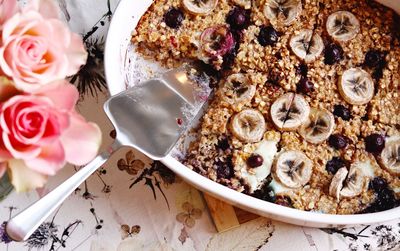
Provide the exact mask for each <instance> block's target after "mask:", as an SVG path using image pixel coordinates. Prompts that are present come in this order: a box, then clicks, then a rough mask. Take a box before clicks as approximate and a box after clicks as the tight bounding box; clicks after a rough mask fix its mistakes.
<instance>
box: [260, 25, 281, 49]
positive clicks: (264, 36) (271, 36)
mask: <svg viewBox="0 0 400 251" xmlns="http://www.w3.org/2000/svg"><path fill="white" fill-rule="evenodd" d="M278 39H279V34H278V32H277V31H276V30H275V29H274V27H272V26H262V27H261V28H260V33H259V34H258V42H259V43H260V45H262V46H267V45H274V44H276V42H278Z"/></svg>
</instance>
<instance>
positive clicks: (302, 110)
mask: <svg viewBox="0 0 400 251" xmlns="http://www.w3.org/2000/svg"><path fill="white" fill-rule="evenodd" d="M309 114H310V106H309V105H308V103H307V101H306V100H305V98H304V97H303V96H302V95H299V94H295V93H291V92H289V93H286V94H284V95H282V96H281V97H279V98H278V99H277V100H275V102H274V103H273V104H272V106H271V118H272V122H274V124H275V126H276V127H277V128H279V129H281V130H284V131H293V130H295V129H297V128H298V127H299V126H301V125H302V124H303V123H304V122H306V121H307V119H308V115H309Z"/></svg>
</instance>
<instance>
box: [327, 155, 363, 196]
mask: <svg viewBox="0 0 400 251" xmlns="http://www.w3.org/2000/svg"><path fill="white" fill-rule="evenodd" d="M359 164H360V163H359V162H356V163H354V164H352V165H351V167H350V171H347V169H346V167H342V168H340V169H339V170H338V171H337V172H336V174H335V176H334V177H333V179H332V181H331V185H330V186H329V194H330V195H331V196H333V197H335V198H336V199H337V200H339V199H340V198H341V197H343V198H352V197H355V196H358V195H360V194H361V193H362V191H363V189H364V185H365V181H366V176H365V174H364V172H363V170H362V169H361V166H360V165H359Z"/></svg>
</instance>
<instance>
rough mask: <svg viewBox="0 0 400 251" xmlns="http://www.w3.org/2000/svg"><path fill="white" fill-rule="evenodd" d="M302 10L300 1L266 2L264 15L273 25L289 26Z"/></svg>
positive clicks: (274, 0) (269, 0) (268, 0)
mask: <svg viewBox="0 0 400 251" xmlns="http://www.w3.org/2000/svg"><path fill="white" fill-rule="evenodd" d="M301 10H302V6H301V1H300V0H266V1H265V5H264V15H265V16H266V17H267V18H268V19H269V21H270V22H271V23H276V24H278V25H284V26H288V25H290V24H291V23H292V22H293V21H294V20H295V19H296V18H297V16H299V15H300V13H301Z"/></svg>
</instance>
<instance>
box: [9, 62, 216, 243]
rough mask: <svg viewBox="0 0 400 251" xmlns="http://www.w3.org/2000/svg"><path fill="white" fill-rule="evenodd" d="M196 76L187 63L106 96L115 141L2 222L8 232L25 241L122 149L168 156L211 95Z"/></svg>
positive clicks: (10, 235)
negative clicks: (113, 94)
mask: <svg viewBox="0 0 400 251" xmlns="http://www.w3.org/2000/svg"><path fill="white" fill-rule="evenodd" d="M198 74H199V72H198V71H196V70H195V69H194V68H191V67H188V66H186V67H182V68H179V69H176V70H171V71H168V72H166V73H164V74H163V75H162V76H161V77H160V78H157V79H152V80H149V81H146V82H145V83H143V84H141V85H139V86H136V87H132V88H130V89H128V90H126V91H123V92H121V93H120V94H118V95H115V96H113V97H111V98H110V99H108V100H107V101H106V102H105V104H104V110H105V112H106V114H107V116H108V118H109V119H110V120H111V122H112V123H113V125H114V127H115V129H116V131H117V137H116V139H115V141H114V143H113V144H112V145H111V146H110V147H109V148H108V149H107V150H106V151H104V152H102V153H101V154H99V155H98V156H97V157H96V158H94V159H93V160H92V161H91V162H90V163H89V164H87V165H86V166H85V167H83V168H81V169H80V170H79V171H78V172H77V173H76V174H74V175H73V176H71V177H70V178H69V179H67V180H66V181H64V182H63V183H62V184H61V185H59V186H58V187H57V188H55V189H54V190H52V191H51V192H49V193H48V194H47V195H45V196H44V197H42V198H41V199H39V200H38V201H36V202H35V203H33V204H32V205H31V206H29V207H28V208H26V209H25V210H24V211H22V212H21V213H19V214H18V215H16V216H15V217H13V218H12V219H10V220H9V221H8V223H7V225H6V233H7V234H8V236H9V237H10V238H11V239H13V240H15V241H24V240H26V239H28V238H29V236H30V235H31V234H32V233H33V232H34V231H35V230H36V229H37V228H38V227H39V226H40V225H41V224H42V223H43V221H44V220H46V219H47V218H48V217H49V216H50V214H52V213H53V212H54V211H55V210H56V208H57V207H59V206H60V205H61V203H62V202H63V201H64V200H65V199H66V198H67V197H68V196H69V195H70V194H71V193H72V192H73V191H74V190H75V189H76V188H77V187H78V186H79V185H80V184H81V183H82V182H83V181H84V180H86V179H87V178H88V177H89V176H90V175H91V174H92V173H94V172H95V171H96V170H97V168H99V167H100V166H101V165H102V164H104V163H105V162H106V161H107V160H108V158H109V157H110V156H111V154H112V153H113V152H114V151H116V150H117V149H119V148H120V147H122V146H131V147H134V148H136V149H138V150H139V151H141V152H143V153H144V154H146V155H147V156H149V157H150V158H152V159H154V160H159V159H162V158H163V157H165V156H167V155H168V153H169V152H170V151H171V150H172V149H173V148H174V146H175V144H176V143H177V142H178V140H179V138H180V137H181V136H182V135H183V134H184V133H185V131H186V130H187V128H189V127H190V124H191V122H192V121H193V120H194V119H195V117H196V115H197V113H198V112H199V111H200V110H201V108H202V106H203V105H204V103H205V102H206V101H207V98H208V96H209V94H210V88H209V87H208V84H209V82H208V81H207V78H206V77H204V76H205V75H204V74H203V75H202V77H199V76H200V75H198Z"/></svg>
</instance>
